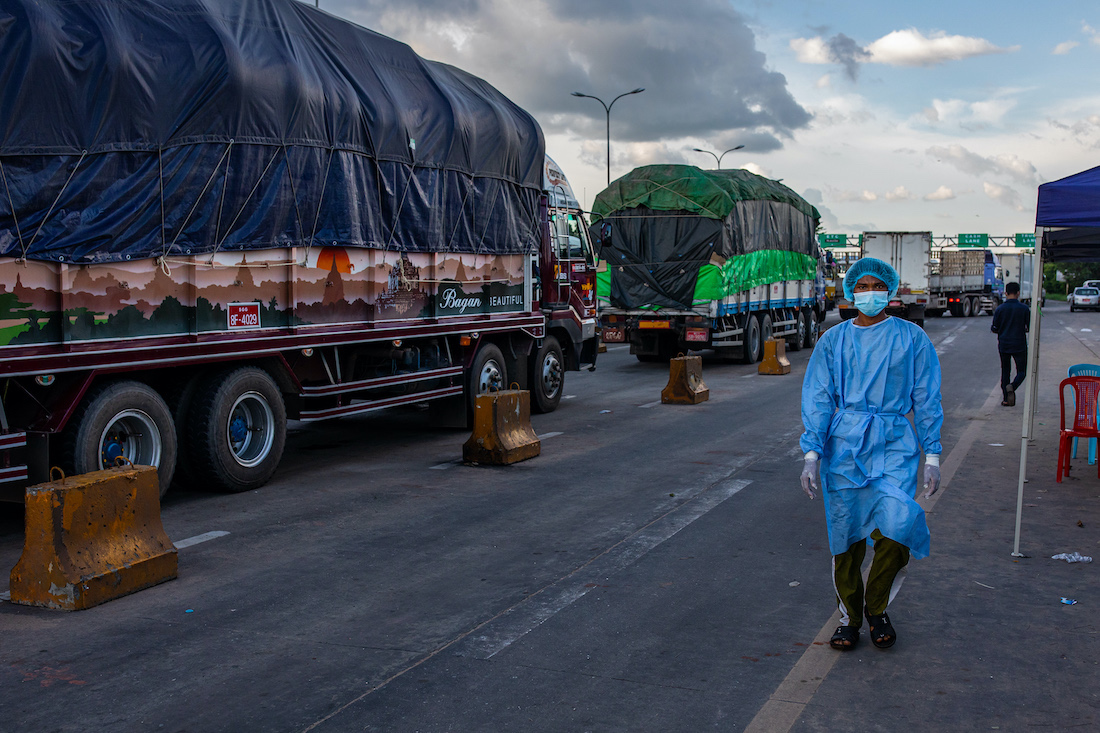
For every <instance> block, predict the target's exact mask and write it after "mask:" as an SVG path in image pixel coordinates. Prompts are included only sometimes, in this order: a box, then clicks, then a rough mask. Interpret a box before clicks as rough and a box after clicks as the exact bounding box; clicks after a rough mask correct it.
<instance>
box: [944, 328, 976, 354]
mask: <svg viewBox="0 0 1100 733" xmlns="http://www.w3.org/2000/svg"><path fill="white" fill-rule="evenodd" d="M969 325H970V322H969V321H966V322H963V323H961V324H959V325H958V326H956V327H955V328H953V329H952V330H950V331H948V332H947V334H946V335H945V336H944V337H943V338H942V339H940V342H939V343H938V344H936V354H937V355H938V356H943V351H941V349H942V348H943V347H945V346H950V345H951V343H952V342H953V341H954V340H955V339H956V338H958V337H959V334H960V333H962V331H963V330H964V329H966V327H967V326H969Z"/></svg>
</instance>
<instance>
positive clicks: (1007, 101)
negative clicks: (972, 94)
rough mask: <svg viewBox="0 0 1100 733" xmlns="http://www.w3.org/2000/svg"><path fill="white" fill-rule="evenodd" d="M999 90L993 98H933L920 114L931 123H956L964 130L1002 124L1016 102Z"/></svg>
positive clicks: (918, 117)
mask: <svg viewBox="0 0 1100 733" xmlns="http://www.w3.org/2000/svg"><path fill="white" fill-rule="evenodd" d="M1009 93H1010V92H1007V91H1006V92H1001V93H1000V96H997V97H994V98H993V99H984V100H981V101H977V102H967V101H964V100H962V99H933V100H932V103H931V105H930V106H928V107H926V108H925V109H924V110H923V111H922V112H921V114H920V115H918V116H917V117H916V119H917V120H919V119H920V118H921V117H923V119H924V121H925V122H927V123H928V124H931V125H958V126H959V127H961V128H962V129H964V130H980V129H985V128H988V127H995V126H999V125H1001V124H1002V122H1003V121H1004V118H1005V115H1007V114H1008V113H1009V112H1011V111H1012V110H1013V109H1015V108H1016V106H1017V104H1018V102H1017V100H1015V99H1011V98H1008V97H1006V96H1005V95H1006V94H1009Z"/></svg>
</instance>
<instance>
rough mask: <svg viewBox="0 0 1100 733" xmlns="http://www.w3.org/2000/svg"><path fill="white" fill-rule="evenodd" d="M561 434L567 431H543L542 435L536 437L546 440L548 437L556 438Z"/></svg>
mask: <svg viewBox="0 0 1100 733" xmlns="http://www.w3.org/2000/svg"><path fill="white" fill-rule="evenodd" d="M559 435H565V433H563V432H561V431H560V430H558V431H556V432H553V433H543V434H542V435H536V436H535V437H536V438H538V439H539V440H546V439H547V438H556V437H558V436H559Z"/></svg>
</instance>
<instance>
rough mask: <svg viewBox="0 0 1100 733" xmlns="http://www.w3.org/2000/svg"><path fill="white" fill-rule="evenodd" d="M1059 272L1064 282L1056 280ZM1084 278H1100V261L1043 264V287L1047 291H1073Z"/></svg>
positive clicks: (1079, 285)
mask: <svg viewBox="0 0 1100 733" xmlns="http://www.w3.org/2000/svg"><path fill="white" fill-rule="evenodd" d="M1059 272H1061V273H1062V277H1063V278H1064V279H1065V282H1064V283H1063V282H1058V280H1057V273H1059ZM1086 280H1100V262H1072V263H1070V262H1066V263H1055V262H1052V263H1047V264H1045V265H1043V287H1044V288H1045V289H1046V291H1047V292H1048V293H1064V292H1066V289H1067V288H1068V289H1069V292H1073V289H1074V288H1079V287H1081V284H1082V283H1083V282H1085V281H1086Z"/></svg>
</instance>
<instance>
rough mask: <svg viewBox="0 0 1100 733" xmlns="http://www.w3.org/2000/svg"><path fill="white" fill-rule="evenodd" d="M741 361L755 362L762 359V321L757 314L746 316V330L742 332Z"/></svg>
mask: <svg viewBox="0 0 1100 733" xmlns="http://www.w3.org/2000/svg"><path fill="white" fill-rule="evenodd" d="M741 341H742V343H743V346H742V347H741V349H742V351H741V361H742V362H743V363H745V364H755V363H756V362H758V361H760V321H758V320H756V317H755V316H752V315H749V316H747V317H746V318H745V330H744V331H743V332H742V333H741Z"/></svg>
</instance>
